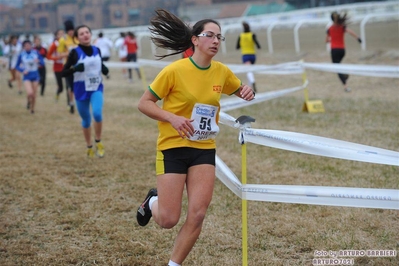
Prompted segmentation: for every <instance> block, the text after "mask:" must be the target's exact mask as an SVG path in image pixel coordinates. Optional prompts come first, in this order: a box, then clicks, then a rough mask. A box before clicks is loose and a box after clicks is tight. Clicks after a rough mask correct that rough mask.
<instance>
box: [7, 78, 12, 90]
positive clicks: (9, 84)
mask: <svg viewBox="0 0 399 266" xmlns="http://www.w3.org/2000/svg"><path fill="white" fill-rule="evenodd" d="M8 87H9V88H10V89H12V83H11V80H8Z"/></svg>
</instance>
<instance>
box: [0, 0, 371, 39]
mask: <svg viewBox="0 0 399 266" xmlns="http://www.w3.org/2000/svg"><path fill="white" fill-rule="evenodd" d="M354 2H367V0H262V1H243V0H0V35H8V34H10V33H16V34H27V33H29V34H36V33H51V32H54V31H56V30H57V29H60V28H61V29H62V28H63V22H64V21H65V20H67V19H69V20H72V21H73V22H74V24H75V25H81V24H85V25H88V26H89V27H91V28H92V29H103V28H116V27H128V26H139V25H148V24H149V20H150V18H151V17H152V16H153V15H154V9H155V8H158V7H160V8H165V9H168V10H170V11H172V12H173V13H174V14H176V15H178V16H180V17H181V18H182V19H184V20H185V21H197V20H199V19H203V18H206V17H207V18H215V19H218V18H229V17H240V16H250V15H258V14H265V13H272V12H284V11H290V10H293V9H297V8H309V7H317V6H326V5H339V4H346V3H354Z"/></svg>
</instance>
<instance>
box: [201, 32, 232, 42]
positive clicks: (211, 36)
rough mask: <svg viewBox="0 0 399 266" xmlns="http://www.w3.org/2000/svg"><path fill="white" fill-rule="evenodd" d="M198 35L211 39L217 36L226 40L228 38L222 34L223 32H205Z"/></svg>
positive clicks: (220, 39) (221, 39)
mask: <svg viewBox="0 0 399 266" xmlns="http://www.w3.org/2000/svg"><path fill="white" fill-rule="evenodd" d="M197 36H198V37H207V38H209V39H213V38H215V37H216V38H217V39H218V40H219V41H222V42H224V41H225V40H226V38H225V37H224V36H222V35H221V34H215V33H213V32H210V31H208V32H203V33H200V34H198V35H197Z"/></svg>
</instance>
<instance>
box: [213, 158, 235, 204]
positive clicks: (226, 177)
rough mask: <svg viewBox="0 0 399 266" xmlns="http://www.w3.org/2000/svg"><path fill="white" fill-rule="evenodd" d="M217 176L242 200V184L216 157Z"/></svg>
mask: <svg viewBox="0 0 399 266" xmlns="http://www.w3.org/2000/svg"><path fill="white" fill-rule="evenodd" d="M215 159H216V176H217V177H218V178H219V180H220V181H222V183H223V184H224V185H225V186H226V187H228V188H229V189H230V190H231V191H232V192H233V193H234V194H236V195H237V196H238V197H240V198H241V182H240V180H238V178H237V177H236V176H235V174H234V173H233V172H232V171H231V170H230V168H229V167H228V166H227V165H226V164H225V163H224V162H223V161H222V160H221V159H220V158H219V156H217V155H216V157H215Z"/></svg>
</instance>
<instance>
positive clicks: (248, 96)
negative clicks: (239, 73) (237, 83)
mask: <svg viewBox="0 0 399 266" xmlns="http://www.w3.org/2000/svg"><path fill="white" fill-rule="evenodd" d="M235 95H236V96H237V97H240V98H241V99H244V100H246V101H252V100H253V99H254V98H255V91H254V90H253V89H252V88H251V87H250V86H248V85H241V87H240V88H239V89H238V90H237V92H236V93H235Z"/></svg>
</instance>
